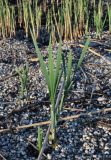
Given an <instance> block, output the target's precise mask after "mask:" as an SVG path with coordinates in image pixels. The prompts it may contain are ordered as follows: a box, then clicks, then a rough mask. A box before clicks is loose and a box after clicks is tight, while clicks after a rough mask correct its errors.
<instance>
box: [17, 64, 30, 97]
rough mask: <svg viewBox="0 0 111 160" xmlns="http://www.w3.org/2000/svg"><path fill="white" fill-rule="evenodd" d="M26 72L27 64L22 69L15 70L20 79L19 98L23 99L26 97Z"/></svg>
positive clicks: (27, 69)
mask: <svg viewBox="0 0 111 160" xmlns="http://www.w3.org/2000/svg"><path fill="white" fill-rule="evenodd" d="M28 71H29V67H28V64H26V66H24V67H23V68H19V69H16V72H17V73H18V75H19V79H20V97H21V98H24V97H25V96H27V86H28Z"/></svg>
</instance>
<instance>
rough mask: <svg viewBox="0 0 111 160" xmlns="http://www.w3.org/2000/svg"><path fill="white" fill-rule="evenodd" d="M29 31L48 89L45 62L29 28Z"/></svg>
mask: <svg viewBox="0 0 111 160" xmlns="http://www.w3.org/2000/svg"><path fill="white" fill-rule="evenodd" d="M30 33H31V36H32V40H33V43H34V46H35V49H36V53H37V55H38V58H39V61H40V66H41V69H42V73H43V75H44V77H45V80H46V83H47V85H48V88H49V90H50V84H49V77H48V71H47V69H46V64H45V62H44V60H43V56H42V55H41V53H40V50H39V48H38V46H37V43H36V39H35V37H34V34H33V33H32V31H31V30H30Z"/></svg>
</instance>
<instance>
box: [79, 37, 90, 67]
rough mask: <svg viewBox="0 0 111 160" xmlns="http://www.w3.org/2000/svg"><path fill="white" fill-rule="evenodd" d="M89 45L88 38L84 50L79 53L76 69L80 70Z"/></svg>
mask: <svg viewBox="0 0 111 160" xmlns="http://www.w3.org/2000/svg"><path fill="white" fill-rule="evenodd" d="M89 44H90V37H88V39H87V41H86V43H85V46H84V48H83V50H82V53H81V55H80V58H79V62H78V64H77V68H80V66H81V64H82V62H83V59H84V56H85V54H86V52H87V49H88V46H89Z"/></svg>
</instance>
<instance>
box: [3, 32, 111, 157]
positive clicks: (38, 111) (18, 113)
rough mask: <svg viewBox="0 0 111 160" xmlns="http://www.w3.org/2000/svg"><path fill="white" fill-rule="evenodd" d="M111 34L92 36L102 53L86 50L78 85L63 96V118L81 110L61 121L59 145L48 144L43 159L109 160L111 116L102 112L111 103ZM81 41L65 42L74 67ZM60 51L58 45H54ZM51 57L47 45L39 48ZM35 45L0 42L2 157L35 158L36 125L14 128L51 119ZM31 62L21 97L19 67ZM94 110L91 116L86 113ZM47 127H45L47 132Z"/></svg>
mask: <svg viewBox="0 0 111 160" xmlns="http://www.w3.org/2000/svg"><path fill="white" fill-rule="evenodd" d="M110 39H111V37H110V35H107V34H106V35H104V38H103V40H101V41H99V40H98V41H95V42H94V39H93V40H91V44H90V45H91V47H92V48H93V50H94V49H95V50H96V51H97V52H98V53H100V54H101V55H102V56H104V58H103V57H98V56H96V55H93V54H92V53H91V52H88V54H87V55H86V57H85V59H84V62H83V65H82V67H81V69H80V70H79V71H77V72H76V74H75V76H74V77H75V83H74V85H73V87H72V90H71V91H70V93H69V96H68V97H67V98H66V99H65V103H64V111H63V112H62V113H61V117H66V116H71V115H77V114H81V115H80V116H79V118H77V119H75V120H70V121H63V122H61V123H58V127H57V137H58V140H57V145H56V147H55V148H53V149H52V148H50V145H49V148H50V149H48V150H47V151H46V152H45V155H46V156H47V158H46V157H45V159H52V160H58V159H59V160H86V159H87V160H93V159H94V160H107V159H108V160H110V159H111V125H110V122H111V114H110V111H107V112H100V111H101V110H103V109H107V108H110V107H111V64H109V63H110V62H111V47H110V46H111V41H110ZM75 45H77V43H68V42H67V43H64V44H63V52H64V54H66V55H67V53H68V50H69V49H70V48H71V49H72V52H73V64H74V65H73V67H75V65H76V64H77V61H78V59H79V57H80V53H81V48H80V47H77V46H76V47H75ZM53 49H54V52H55V53H56V50H57V46H54V48H53ZM41 50H42V53H43V55H44V59H45V60H46V61H47V47H43V48H41ZM35 57H36V55H35V53H34V48H33V46H32V44H31V43H30V42H28V41H27V40H17V39H7V40H5V41H1V42H0V75H1V77H0V90H1V92H0V130H3V129H6V128H8V129H9V130H10V131H8V132H2V133H0V160H1V159H3V157H4V158H5V159H6V160H15V159H16V160H20V159H21V160H26V159H27V160H35V159H36V158H37V156H38V151H37V150H36V149H35V148H34V147H33V146H32V144H33V145H35V146H36V145H37V127H33V128H27V129H21V130H19V131H17V130H14V128H15V127H17V126H19V125H20V126H21V125H28V124H33V123H37V122H41V121H46V120H49V118H50V114H49V113H50V108H49V97H48V94H47V87H46V84H45V81H44V78H43V76H42V73H41V70H40V68H39V63H38V61H36V59H35ZM26 63H28V64H29V72H28V84H27V90H28V94H27V96H24V98H23V99H21V96H20V93H19V91H20V79H19V76H18V75H16V74H15V69H16V68H19V67H23V66H25V64H26ZM88 113H90V114H88ZM46 129H47V127H46V126H45V127H43V130H44V134H45V133H46Z"/></svg>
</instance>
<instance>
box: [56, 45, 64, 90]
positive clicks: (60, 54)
mask: <svg viewBox="0 0 111 160" xmlns="http://www.w3.org/2000/svg"><path fill="white" fill-rule="evenodd" d="M61 61H62V50H61V42H60V44H59V48H58V51H57V60H56V71H55V82H54V85H55V88H57V85H58V83H57V82H58V79H59V74H60V69H61Z"/></svg>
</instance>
